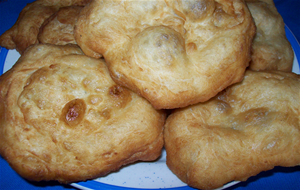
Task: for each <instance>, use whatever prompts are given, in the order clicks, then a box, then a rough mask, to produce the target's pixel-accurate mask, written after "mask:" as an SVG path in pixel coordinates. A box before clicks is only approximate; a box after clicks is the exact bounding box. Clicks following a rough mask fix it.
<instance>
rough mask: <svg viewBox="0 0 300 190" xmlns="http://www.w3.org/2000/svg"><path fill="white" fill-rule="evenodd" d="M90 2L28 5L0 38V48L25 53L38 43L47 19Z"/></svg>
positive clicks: (42, 0) (40, 0)
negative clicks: (69, 7)
mask: <svg viewBox="0 0 300 190" xmlns="http://www.w3.org/2000/svg"><path fill="white" fill-rule="evenodd" d="M89 2H90V0H37V1H34V2H32V3H29V4H27V6H26V7H24V9H23V10H22V11H21V13H20V14H19V17H18V19H17V21H16V23H15V24H14V25H13V26H12V27H11V28H10V29H9V30H7V31H6V32H4V33H3V34H2V35H1V36H0V46H2V47H5V48H7V49H16V50H17V51H18V52H19V53H21V54H22V53H23V52H24V51H25V49H26V48H27V47H28V46H30V45H32V44H37V43H38V39H37V36H38V33H39V29H40V27H41V26H42V24H43V23H44V21H45V20H46V19H48V18H49V17H50V16H51V15H53V14H54V13H55V12H56V11H58V10H59V9H60V8H62V7H68V6H72V5H73V6H84V5H86V4H87V3H89Z"/></svg>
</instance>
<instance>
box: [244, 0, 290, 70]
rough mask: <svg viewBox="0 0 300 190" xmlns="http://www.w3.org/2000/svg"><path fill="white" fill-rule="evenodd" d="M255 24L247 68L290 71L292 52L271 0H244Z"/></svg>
mask: <svg viewBox="0 0 300 190" xmlns="http://www.w3.org/2000/svg"><path fill="white" fill-rule="evenodd" d="M246 3H247V5H248V7H249V10H250V12H251V14H252V16H253V18H254V22H255V25H256V35H255V37H254V40H253V46H252V48H253V50H252V55H251V62H250V65H249V68H250V69H252V70H256V71H260V70H281V71H289V72H291V71H292V67H293V60H294V52H293V49H292V46H291V44H290V42H289V41H288V40H287V38H286V36H285V29H284V22H283V19H282V17H281V15H280V14H279V13H278V11H277V9H276V7H275V4H274V2H273V0H246Z"/></svg>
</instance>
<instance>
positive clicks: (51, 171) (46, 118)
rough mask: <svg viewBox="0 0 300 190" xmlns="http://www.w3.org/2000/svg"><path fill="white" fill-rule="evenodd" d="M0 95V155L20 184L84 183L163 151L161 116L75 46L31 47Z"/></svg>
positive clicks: (0, 81)
mask: <svg viewBox="0 0 300 190" xmlns="http://www.w3.org/2000/svg"><path fill="white" fill-rule="evenodd" d="M0 93H1V94H0V113H1V118H0V154H1V156H2V157H3V158H4V159H6V160H7V161H8V163H9V164H10V165H11V167H12V168H13V169H14V170H15V171H16V172H18V173H19V174H20V175H21V176H23V177H25V178H26V179H29V180H35V181H40V180H58V181H59V182H61V183H69V182H73V181H82V180H87V179H92V178H96V177H100V176H104V175H106V174H108V173H109V172H112V171H115V170H118V169H119V168H120V167H121V166H123V165H126V164H129V163H132V162H135V161H138V160H142V161H150V160H151V161H152V160H155V159H156V158H158V157H159V156H160V154H161V149H162V147H163V124H164V120H165V114H164V113H163V112H161V111H157V110H155V109H154V108H153V107H152V106H151V104H150V103H149V102H148V101H147V100H145V99H144V98H142V97H140V96H138V95H137V94H135V93H133V92H131V91H129V90H128V89H126V88H124V87H121V86H119V85H117V84H116V83H115V82H114V81H113V80H112V79H111V77H110V76H109V72H108V70H107V67H106V65H105V63H104V61H103V60H100V59H94V58H89V57H87V56H85V55H83V53H82V51H81V50H80V49H79V48H78V47H76V46H75V45H73V46H71V45H67V46H52V45H43V44H39V45H35V46H31V47H29V48H28V49H27V50H26V51H25V52H24V54H23V55H22V56H21V58H20V59H19V60H18V62H17V63H16V64H15V66H14V67H13V68H12V69H11V70H9V71H8V72H6V73H5V74H3V75H2V76H1V77H0ZM137 110H138V111H137Z"/></svg>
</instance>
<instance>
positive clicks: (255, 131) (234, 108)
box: [164, 70, 300, 189]
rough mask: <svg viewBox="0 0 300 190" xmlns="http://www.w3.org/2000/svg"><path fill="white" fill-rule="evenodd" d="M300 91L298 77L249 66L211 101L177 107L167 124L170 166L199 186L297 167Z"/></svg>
mask: <svg viewBox="0 0 300 190" xmlns="http://www.w3.org/2000/svg"><path fill="white" fill-rule="evenodd" d="M299 89H300V76H299V75H296V74H293V73H285V72H280V71H273V72H271V71H270V72H255V71H251V70H249V71H247V72H246V74H245V79H244V80H243V82H242V83H238V84H235V85H233V86H231V87H229V88H227V89H225V90H224V91H223V92H221V93H219V94H218V95H217V96H216V97H214V98H213V99H211V100H209V101H207V102H205V103H199V104H197V105H194V106H189V107H187V108H184V109H178V110H177V111H175V112H174V113H173V114H171V115H170V116H169V117H168V119H167V121H166V125H165V132H164V138H165V148H166V151H167V165H168V166H169V168H170V169H171V170H172V171H173V172H174V173H175V174H176V175H177V176H178V177H179V178H180V179H181V180H182V181H183V182H186V183H187V184H188V185H190V186H193V187H195V188H200V189H214V188H218V187H221V186H223V185H224V184H226V183H227V182H230V181H232V180H237V181H243V180H247V178H249V177H250V176H254V175H256V174H258V173H259V172H261V171H265V170H270V169H272V168H273V167H274V166H285V167H289V166H295V165H299V164H300V149H299V147H300V113H299V108H300V103H299V98H300V92H299Z"/></svg>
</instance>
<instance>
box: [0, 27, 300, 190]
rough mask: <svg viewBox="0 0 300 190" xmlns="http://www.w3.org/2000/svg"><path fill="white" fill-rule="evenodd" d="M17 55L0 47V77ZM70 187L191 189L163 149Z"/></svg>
mask: <svg viewBox="0 0 300 190" xmlns="http://www.w3.org/2000/svg"><path fill="white" fill-rule="evenodd" d="M285 29H286V36H287V38H288V40H289V41H290V43H291V45H292V47H293V50H294V55H295V58H294V64H293V72H295V73H298V74H299V62H300V46H299V43H298V42H297V40H296V38H295V37H294V35H293V34H292V32H291V31H290V30H289V29H288V27H285ZM19 57H20V54H19V53H18V52H17V51H15V50H6V49H5V48H1V47H0V74H2V72H6V71H7V70H9V69H10V68H11V67H12V66H13V65H14V64H15V62H16V61H17V60H18V59H19ZM236 183H238V182H236V181H234V182H230V183H228V184H226V185H224V186H223V187H221V188H219V189H226V188H228V187H231V186H233V185H235V184H236ZM71 185H72V186H74V187H76V188H79V189H83V190H87V189H88V190H90V189H109V190H121V189H122V190H124V189H127V190H130V189H131V190H132V189H143V190H146V189H172V190H192V189H193V188H191V187H188V186H187V185H186V184H185V183H183V182H181V181H180V180H179V179H178V178H177V177H176V176H175V175H174V174H173V173H172V172H171V171H170V170H169V169H168V167H167V166H166V152H165V150H163V152H162V156H161V158H160V159H159V160H158V161H156V162H138V163H135V164H132V165H129V166H126V167H124V168H122V169H121V170H119V171H118V172H114V173H111V174H109V175H107V176H106V177H101V178H98V179H95V180H90V181H87V182H79V183H73V184H71Z"/></svg>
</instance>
